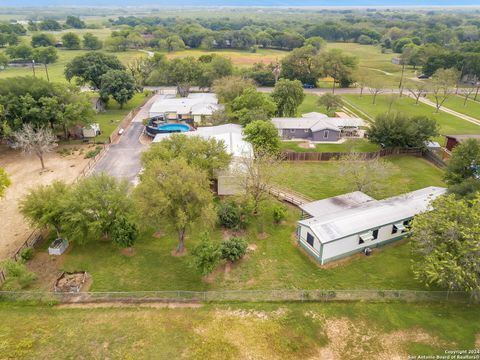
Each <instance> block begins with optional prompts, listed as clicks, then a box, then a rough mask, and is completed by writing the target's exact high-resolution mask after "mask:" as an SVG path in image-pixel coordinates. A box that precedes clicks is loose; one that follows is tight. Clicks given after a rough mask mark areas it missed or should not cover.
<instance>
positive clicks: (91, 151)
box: [85, 145, 102, 159]
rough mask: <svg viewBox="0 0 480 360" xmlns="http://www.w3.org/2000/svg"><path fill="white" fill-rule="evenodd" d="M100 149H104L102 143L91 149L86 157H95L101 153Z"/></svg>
mask: <svg viewBox="0 0 480 360" xmlns="http://www.w3.org/2000/svg"><path fill="white" fill-rule="evenodd" d="M100 151H102V147H101V146H100V145H98V146H95V149H94V150H90V151H88V152H87V153H86V154H85V159H91V158H94V157H95V156H97V155H98V154H99V153H100Z"/></svg>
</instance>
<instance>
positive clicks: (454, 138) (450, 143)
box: [445, 134, 480, 151]
mask: <svg viewBox="0 0 480 360" xmlns="http://www.w3.org/2000/svg"><path fill="white" fill-rule="evenodd" d="M445 137H446V138H447V145H446V146H445V148H446V149H447V150H448V151H452V150H453V149H454V148H455V146H457V145H458V144H461V143H462V142H464V141H465V140H468V139H476V140H478V141H480V134H479V135H445Z"/></svg>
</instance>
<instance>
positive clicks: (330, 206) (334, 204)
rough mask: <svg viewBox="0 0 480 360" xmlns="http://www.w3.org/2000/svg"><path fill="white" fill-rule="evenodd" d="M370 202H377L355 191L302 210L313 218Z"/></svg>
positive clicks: (313, 203) (309, 205)
mask: <svg viewBox="0 0 480 360" xmlns="http://www.w3.org/2000/svg"><path fill="white" fill-rule="evenodd" d="M369 201H377V200H375V199H374V198H372V197H371V196H368V195H367V194H365V193H363V192H361V191H354V192H351V193H348V194H343V195H339V196H334V197H331V198H328V199H323V200H317V201H313V202H309V203H306V204H302V205H300V209H302V210H303V211H304V212H306V213H308V214H310V215H311V216H324V215H328V214H331V213H334V212H337V211H341V210H345V209H348V208H351V207H354V206H357V205H360V204H363V203H366V202H369Z"/></svg>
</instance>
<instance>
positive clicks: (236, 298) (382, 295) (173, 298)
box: [0, 289, 480, 304]
mask: <svg viewBox="0 0 480 360" xmlns="http://www.w3.org/2000/svg"><path fill="white" fill-rule="evenodd" d="M0 300H5V301H52V302H60V303H89V302H99V303H101V302H131V303H142V302H145V303H147V302H335V301H338V302H342V301H365V302H389V301H394V302H412V303H413V302H455V303H464V304H471V303H480V293H467V292H462V291H415V290H293V289H292V290H286V289H285V290H222V291H135V292H111V291H110V292H79V293H62V292H37V291H0Z"/></svg>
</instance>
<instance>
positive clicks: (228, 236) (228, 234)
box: [222, 229, 247, 240]
mask: <svg viewBox="0 0 480 360" xmlns="http://www.w3.org/2000/svg"><path fill="white" fill-rule="evenodd" d="M246 234H247V231H246V230H245V229H242V230H238V231H233V230H230V229H223V232H222V239H223V240H230V239H231V238H234V237H245V236H246Z"/></svg>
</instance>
